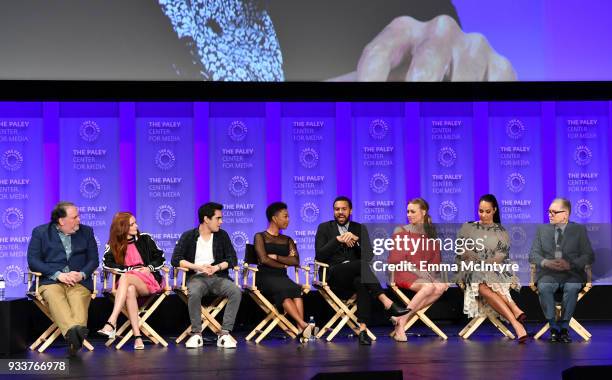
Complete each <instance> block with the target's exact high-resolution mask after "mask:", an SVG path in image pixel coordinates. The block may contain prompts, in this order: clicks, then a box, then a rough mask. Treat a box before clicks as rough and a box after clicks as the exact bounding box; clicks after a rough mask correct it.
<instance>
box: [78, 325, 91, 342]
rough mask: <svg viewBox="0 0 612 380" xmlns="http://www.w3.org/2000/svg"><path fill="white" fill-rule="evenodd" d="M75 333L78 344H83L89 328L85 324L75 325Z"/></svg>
mask: <svg viewBox="0 0 612 380" xmlns="http://www.w3.org/2000/svg"><path fill="white" fill-rule="evenodd" d="M76 330H77V335H78V336H79V341H80V344H81V345H83V341H84V340H85V339H87V335H89V329H87V327H85V326H77V327H76Z"/></svg>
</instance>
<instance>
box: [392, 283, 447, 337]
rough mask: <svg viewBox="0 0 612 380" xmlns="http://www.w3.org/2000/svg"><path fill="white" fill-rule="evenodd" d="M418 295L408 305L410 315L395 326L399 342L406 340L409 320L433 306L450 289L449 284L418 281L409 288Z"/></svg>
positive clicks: (398, 319) (401, 318) (398, 320)
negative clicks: (406, 327)
mask: <svg viewBox="0 0 612 380" xmlns="http://www.w3.org/2000/svg"><path fill="white" fill-rule="evenodd" d="M409 289H410V290H412V291H413V292H415V293H416V294H415V295H414V297H412V300H411V301H410V303H409V304H408V309H409V310H410V311H409V312H408V314H406V315H403V316H401V317H399V318H397V319H396V320H395V321H396V324H395V336H396V338H397V339H399V340H404V339H405V338H406V332H405V331H404V327H405V326H406V323H408V321H409V320H411V319H412V317H414V315H415V314H416V313H417V312H418V311H419V310H421V309H423V308H426V307H427V306H429V305H432V304H433V303H434V302H436V301H437V300H438V298H440V296H441V295H442V294H443V293H444V292H445V291H446V289H448V284H444V283H441V282H431V281H429V280H425V279H418V280H416V281H415V282H414V283H412V285H411V286H410V288H409Z"/></svg>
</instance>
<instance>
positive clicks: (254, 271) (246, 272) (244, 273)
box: [242, 263, 259, 289]
mask: <svg viewBox="0 0 612 380" xmlns="http://www.w3.org/2000/svg"><path fill="white" fill-rule="evenodd" d="M242 270H243V271H242V287H243V288H247V289H249V288H250V289H257V286H256V285H255V280H256V276H257V272H259V270H258V269H257V266H255V265H253V266H251V265H249V264H247V263H244V264H242ZM249 272H251V273H252V275H251V280H252V281H251V286H249V285H248V284H247V281H248V277H249Z"/></svg>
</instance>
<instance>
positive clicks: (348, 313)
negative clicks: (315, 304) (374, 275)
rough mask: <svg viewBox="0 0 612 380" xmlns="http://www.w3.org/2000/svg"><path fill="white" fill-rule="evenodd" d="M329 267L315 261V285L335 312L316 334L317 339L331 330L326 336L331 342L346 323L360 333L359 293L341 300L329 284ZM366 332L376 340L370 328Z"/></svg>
mask: <svg viewBox="0 0 612 380" xmlns="http://www.w3.org/2000/svg"><path fill="white" fill-rule="evenodd" d="M319 269H321V270H322V271H323V274H322V276H321V277H322V278H321V279H319ZM328 269H329V265H328V264H325V263H322V262H319V261H315V262H314V281H313V285H314V287H315V288H316V289H317V290H318V291H319V294H321V296H322V297H323V299H324V300H325V301H326V302H327V303H328V304H329V306H330V307H331V308H332V309H333V310H334V312H335V314H334V315H333V316H332V317H331V319H330V320H329V321H328V322H327V323H326V324H325V326H323V327H322V328H321V329H320V330H319V333H318V334H317V335H316V337H317V339H321V338H322V337H323V336H325V334H326V333H328V332H329V334H328V335H327V338H325V339H326V340H327V341H328V342H331V341H332V339H334V337H335V336H336V335H337V334H338V333H339V332H340V330H342V328H343V327H344V326H345V325H348V327H350V328H351V330H353V332H354V333H355V335H359V322H358V321H357V316H356V315H355V312H356V311H357V294H353V296H352V297H350V298H349V299H348V300H344V301H343V300H341V299H340V297H338V296H337V295H336V294H335V293H334V292H333V291H332V290H331V287H330V286H329V284H328V283H327V270H328ZM366 333H367V334H368V336H369V337H370V339H371V340H376V336H375V335H374V334H373V333H372V331H370V329H366Z"/></svg>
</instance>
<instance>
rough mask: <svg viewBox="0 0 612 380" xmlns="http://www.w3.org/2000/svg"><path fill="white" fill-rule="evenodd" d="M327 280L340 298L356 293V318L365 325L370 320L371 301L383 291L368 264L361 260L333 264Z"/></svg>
mask: <svg viewBox="0 0 612 380" xmlns="http://www.w3.org/2000/svg"><path fill="white" fill-rule="evenodd" d="M327 282H328V283H329V286H330V288H331V289H332V291H333V292H334V293H336V295H337V296H338V297H340V298H342V299H347V298H350V297H351V296H352V295H353V294H355V293H357V313H356V315H357V320H358V321H359V323H365V324H366V325H367V324H368V323H369V322H370V320H371V315H372V302H373V301H374V299H375V298H377V297H378V296H379V295H381V294H383V293H384V290H383V288H382V287H381V286H380V284H379V283H378V279H377V278H376V276H375V275H374V273H373V272H372V270H371V269H370V266H369V265H368V264H367V263H364V262H362V261H361V260H355V261H351V262H348V263H344V264H338V265H335V266H333V267H331V268H330V271H329V280H328V281H327Z"/></svg>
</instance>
